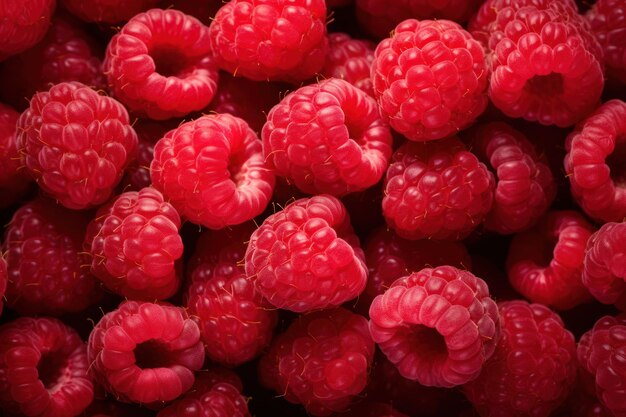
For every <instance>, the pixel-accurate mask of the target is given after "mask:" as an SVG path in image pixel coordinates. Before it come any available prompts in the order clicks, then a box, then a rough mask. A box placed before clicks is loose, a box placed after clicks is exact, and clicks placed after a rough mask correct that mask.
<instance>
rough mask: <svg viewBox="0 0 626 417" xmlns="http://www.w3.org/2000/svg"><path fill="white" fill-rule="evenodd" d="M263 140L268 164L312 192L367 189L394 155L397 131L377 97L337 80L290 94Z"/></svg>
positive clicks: (273, 116) (273, 115) (271, 118)
mask: <svg viewBox="0 0 626 417" xmlns="http://www.w3.org/2000/svg"><path fill="white" fill-rule="evenodd" d="M262 138H263V152H264V153H265V158H266V161H267V164H268V166H269V167H270V168H272V169H273V170H274V171H275V172H276V174H277V175H279V176H282V177H285V178H286V179H287V181H288V182H293V183H294V184H295V185H296V187H298V188H299V189H300V190H302V191H304V192H305V193H309V194H322V193H328V194H332V195H336V196H340V195H344V194H348V193H351V192H354V191H361V190H365V189H366V188H369V187H371V186H372V185H374V184H376V183H377V182H378V181H379V180H380V179H381V178H382V176H383V174H384V173H385V169H386V168H387V163H388V161H389V157H390V156H391V144H392V138H391V132H390V131H389V127H388V125H387V123H386V122H384V121H383V119H382V118H381V116H380V112H379V110H378V107H377V106H376V101H375V100H374V99H373V98H372V97H370V96H368V95H367V94H366V93H365V92H364V91H362V90H360V89H358V88H357V87H355V86H353V85H352V84H350V83H348V82H347V81H343V80H340V79H336V78H331V79H329V80H325V81H321V82H319V83H317V84H312V85H308V86H305V87H302V88H300V89H298V90H296V91H294V92H293V93H291V94H289V95H288V96H287V97H285V98H284V99H283V100H282V101H281V102H280V103H279V104H278V105H277V106H275V107H274V108H273V109H272V111H270V113H269V115H268V116H267V123H266V124H265V126H263V132H262Z"/></svg>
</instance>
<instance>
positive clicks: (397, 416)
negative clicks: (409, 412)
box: [333, 402, 407, 417]
mask: <svg viewBox="0 0 626 417" xmlns="http://www.w3.org/2000/svg"><path fill="white" fill-rule="evenodd" d="M333 416H334V417H407V416H406V415H404V414H402V413H401V412H399V411H397V410H394V409H393V407H392V406H391V405H389V404H384V403H371V402H365V403H360V404H357V405H355V406H354V407H350V410H349V411H348V412H342V413H337V414H333Z"/></svg>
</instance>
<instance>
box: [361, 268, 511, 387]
mask: <svg viewBox="0 0 626 417" xmlns="http://www.w3.org/2000/svg"><path fill="white" fill-rule="evenodd" d="M370 332H371V334H372V338H373V339H374V341H375V342H376V343H377V344H378V346H379V347H380V349H381V350H382V352H383V353H384V354H385V356H387V358H388V359H389V360H390V361H391V362H392V363H394V364H395V365H396V367H398V370H399V371H400V374H401V375H402V376H404V377H405V378H407V379H410V380H413V381H418V382H419V383H420V384H422V385H426V386H434V387H446V388H449V387H454V386H456V385H461V384H464V383H466V382H468V381H471V380H473V379H475V378H476V377H477V376H478V374H479V373H480V370H481V369H482V366H483V364H484V363H485V361H486V360H487V359H489V358H490V357H491V355H492V354H493V351H494V349H495V347H496V343H497V342H498V337H499V335H500V323H499V316H498V308H497V306H496V303H495V301H493V300H492V299H491V298H490V297H489V289H488V288H487V284H485V282H484V281H483V280H482V279H480V278H477V277H475V276H474V275H473V274H472V273H470V272H468V271H462V270H459V269H456V268H454V267H452V266H440V267H437V268H424V269H422V270H421V271H419V272H414V273H412V274H411V275H408V276H406V277H403V278H401V279H399V280H397V281H395V282H394V283H393V284H392V285H391V287H390V288H389V289H388V290H387V291H385V293H384V294H382V295H379V296H377V297H376V298H375V299H374V301H373V302H372V306H371V307H370Z"/></svg>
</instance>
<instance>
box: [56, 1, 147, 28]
mask: <svg viewBox="0 0 626 417" xmlns="http://www.w3.org/2000/svg"><path fill="white" fill-rule="evenodd" d="M157 1H158V0H94V1H90V2H88V3H86V2H85V1H84V0H62V2H63V5H64V6H65V7H66V8H67V9H68V10H69V11H70V12H72V13H73V14H75V15H76V16H78V17H79V18H81V19H82V20H84V21H86V22H100V23H120V22H123V21H126V20H129V19H130V18H132V17H133V16H135V15H136V14H138V13H140V12H142V11H145V10H148V9H149V8H151V7H154V6H155V5H156V3H157Z"/></svg>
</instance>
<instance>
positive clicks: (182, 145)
mask: <svg viewBox="0 0 626 417" xmlns="http://www.w3.org/2000/svg"><path fill="white" fill-rule="evenodd" d="M150 176H151V177H152V183H153V185H154V187H155V188H157V189H158V190H160V191H161V192H162V193H163V195H164V196H165V197H166V199H167V200H168V201H169V202H170V203H171V204H172V205H173V206H174V207H175V208H176V210H178V212H179V213H180V215H181V216H182V217H185V218H187V219H188V220H190V221H191V222H193V223H196V224H200V225H203V226H206V227H208V228H210V229H221V228H223V227H226V226H230V225H236V224H240V223H243V222H245V221H247V220H250V219H252V218H254V217H255V216H257V215H259V214H261V213H262V212H263V210H265V207H266V206H267V204H268V202H269V200H270V198H271V196H272V192H273V190H274V181H275V178H274V174H273V173H272V172H271V171H270V170H269V169H267V168H266V166H265V163H264V161H263V153H262V145H261V142H260V141H259V139H258V138H257V136H256V135H255V134H254V132H253V131H252V129H250V127H248V125H247V123H246V122H244V121H243V120H242V119H240V118H238V117H234V116H231V115H230V114H217V115H215V114H214V115H208V116H202V117H200V118H198V119H196V120H194V121H191V122H187V123H183V124H182V125H180V126H179V127H178V128H177V129H174V130H171V131H170V132H168V133H167V134H166V135H165V136H164V137H163V138H162V139H161V140H159V141H158V142H157V144H156V145H155V147H154V159H153V160H152V164H151V165H150Z"/></svg>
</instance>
